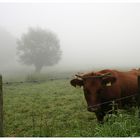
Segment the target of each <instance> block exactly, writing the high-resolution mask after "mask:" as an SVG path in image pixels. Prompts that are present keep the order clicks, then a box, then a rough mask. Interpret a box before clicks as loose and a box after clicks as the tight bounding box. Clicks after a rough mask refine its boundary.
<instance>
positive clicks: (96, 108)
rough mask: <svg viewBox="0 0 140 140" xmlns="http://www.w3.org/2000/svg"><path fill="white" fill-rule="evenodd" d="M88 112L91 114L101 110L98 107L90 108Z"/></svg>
mask: <svg viewBox="0 0 140 140" xmlns="http://www.w3.org/2000/svg"><path fill="white" fill-rule="evenodd" d="M87 110H88V111H89V112H97V111H98V110H99V108H98V107H92V106H88V108H87Z"/></svg>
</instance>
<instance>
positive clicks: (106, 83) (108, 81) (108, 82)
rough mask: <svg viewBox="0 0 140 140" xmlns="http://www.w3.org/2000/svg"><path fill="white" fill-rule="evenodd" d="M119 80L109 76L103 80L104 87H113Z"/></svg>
mask: <svg viewBox="0 0 140 140" xmlns="http://www.w3.org/2000/svg"><path fill="white" fill-rule="evenodd" d="M116 80H117V78H116V77H114V76H109V77H104V78H103V79H102V85H104V86H107V87H109V86H112V84H114V83H115V82H116Z"/></svg>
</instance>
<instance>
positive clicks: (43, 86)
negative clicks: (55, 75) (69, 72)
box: [3, 79, 140, 137]
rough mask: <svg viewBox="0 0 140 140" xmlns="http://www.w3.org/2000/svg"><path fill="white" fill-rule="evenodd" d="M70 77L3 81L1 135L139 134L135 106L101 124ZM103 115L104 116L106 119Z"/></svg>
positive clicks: (139, 129)
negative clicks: (36, 80) (88, 108)
mask: <svg viewBox="0 0 140 140" xmlns="http://www.w3.org/2000/svg"><path fill="white" fill-rule="evenodd" d="M69 81H70V80H69V79H67V80H62V79H59V80H49V81H45V82H40V83H19V84H17V83H11V84H4V87H3V90H4V133H5V134H4V135H5V136H8V137H9V136H10V137H13V136H22V137H25V136H26V137H27V136H28V137H32V136H36V137H38V136H40V137H47V136H48V137H51V136H53V137H57V136H58V137H83V136H84V137H114V136H115V137H118V136H119V137H120V136H127V137H128V136H140V121H139V119H138V117H137V109H135V111H134V112H133V113H131V114H130V113H129V114H128V113H127V112H124V111H121V112H119V113H118V114H117V115H112V116H109V115H107V116H106V118H108V117H109V121H106V122H105V123H104V124H103V125H100V124H98V123H97V122H96V117H95V115H94V113H90V112H88V111H87V109H86V107H87V106H86V102H85V98H84V95H83V91H82V89H80V88H73V87H72V86H71V85H70V83H69ZM106 118H105V119H106Z"/></svg>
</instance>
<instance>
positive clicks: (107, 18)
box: [0, 3, 140, 68]
mask: <svg viewBox="0 0 140 140" xmlns="http://www.w3.org/2000/svg"><path fill="white" fill-rule="evenodd" d="M0 26H1V27H4V28H6V29H7V30H8V31H9V32H10V33H11V34H13V35H14V36H15V37H16V38H20V36H21V34H22V33H26V32H27V29H28V27H37V26H39V27H41V28H43V29H49V30H52V31H53V32H55V33H56V34H57V35H58V38H59V39H60V44H61V49H62V51H63V55H62V60H61V61H60V63H59V64H58V65H56V66H58V67H61V66H64V67H67V68H71V67H72V66H74V67H75V68H80V67H87V68H88V67H89V68H96V67H97V68H98V67H103V68H106V67H107V68H109V67H132V68H135V67H140V3H20V4H18V3H0ZM0 49H3V48H2V46H0Z"/></svg>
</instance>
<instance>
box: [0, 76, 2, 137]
mask: <svg viewBox="0 0 140 140" xmlns="http://www.w3.org/2000/svg"><path fill="white" fill-rule="evenodd" d="M0 137H3V90H2V75H0Z"/></svg>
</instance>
